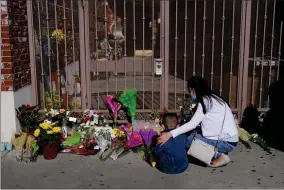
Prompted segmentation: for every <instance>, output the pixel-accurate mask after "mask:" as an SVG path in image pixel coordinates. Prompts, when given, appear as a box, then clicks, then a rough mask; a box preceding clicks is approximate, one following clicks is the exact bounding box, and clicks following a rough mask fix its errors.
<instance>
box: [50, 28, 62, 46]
mask: <svg viewBox="0 0 284 190" xmlns="http://www.w3.org/2000/svg"><path fill="white" fill-rule="evenodd" d="M51 39H55V40H56V39H57V41H58V42H59V43H60V42H61V41H63V40H64V33H63V31H62V30H61V29H57V30H53V31H52V32H51Z"/></svg>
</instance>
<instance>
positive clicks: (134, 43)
mask: <svg viewBox="0 0 284 190" xmlns="http://www.w3.org/2000/svg"><path fill="white" fill-rule="evenodd" d="M135 1H136V0H133V53H134V55H133V86H134V88H135V87H136V85H135V75H136V70H135V58H136V55H135V50H136V28H135V27H136V26H135V24H136V22H135V19H136V15H135V8H136V6H135Z"/></svg>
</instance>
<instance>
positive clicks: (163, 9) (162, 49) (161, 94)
mask: <svg viewBox="0 0 284 190" xmlns="http://www.w3.org/2000/svg"><path fill="white" fill-rule="evenodd" d="M164 7H165V1H160V21H161V23H160V58H162V60H163V65H165V57H164V54H165V51H164V49H165V48H164V39H165V37H164V35H165V34H164V29H165V27H164V24H165V19H164V18H165V8H164ZM164 79H165V66H164V67H163V75H162V77H161V78H160V92H162V93H160V97H161V99H160V107H161V109H162V107H163V105H164V101H165V97H164V94H165V82H164Z"/></svg>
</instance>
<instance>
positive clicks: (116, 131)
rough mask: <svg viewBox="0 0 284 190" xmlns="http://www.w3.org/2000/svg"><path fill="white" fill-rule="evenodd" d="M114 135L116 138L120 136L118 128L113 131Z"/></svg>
mask: <svg viewBox="0 0 284 190" xmlns="http://www.w3.org/2000/svg"><path fill="white" fill-rule="evenodd" d="M113 133H114V135H115V136H117V134H118V129H117V128H114V129H113Z"/></svg>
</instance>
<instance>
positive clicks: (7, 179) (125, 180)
mask: <svg viewBox="0 0 284 190" xmlns="http://www.w3.org/2000/svg"><path fill="white" fill-rule="evenodd" d="M230 157H231V159H232V162H231V163H230V164H229V165H227V166H226V167H222V168H217V169H212V168H204V167H201V166H198V165H194V164H190V166H189V168H188V170H187V171H186V172H184V173H183V174H180V175H165V174H162V173H160V172H159V171H157V170H156V169H153V168H151V167H150V166H149V165H147V164H146V163H145V162H143V160H142V159H141V156H140V155H138V154H128V155H126V156H124V157H122V158H119V159H118V160H116V161H113V160H107V161H106V162H101V161H100V160H98V158H97V156H87V157H84V156H77V155H72V154H59V155H58V157H57V158H56V159H55V160H52V161H47V160H43V158H39V160H38V161H37V162H36V163H30V164H27V163H19V162H17V161H15V158H14V157H13V154H12V153H10V154H8V155H6V156H5V157H4V158H3V159H2V166H1V172H2V175H1V176H2V177H1V182H2V187H1V188H4V189H5V188H22V189H23V188H31V189H32V188H39V189H41V188H50V189H51V188H234V189H236V188H240V189H241V188H284V153H283V152H278V151H275V150H273V154H272V155H268V154H267V153H266V152H264V151H263V150H262V149H261V148H259V147H258V146H257V145H254V144H252V149H251V150H247V149H246V148H245V147H244V146H243V145H240V146H239V148H238V149H237V150H236V151H235V152H233V153H232V154H230Z"/></svg>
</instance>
